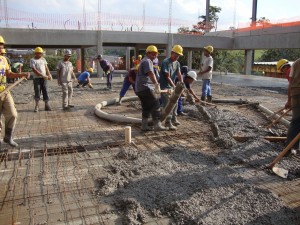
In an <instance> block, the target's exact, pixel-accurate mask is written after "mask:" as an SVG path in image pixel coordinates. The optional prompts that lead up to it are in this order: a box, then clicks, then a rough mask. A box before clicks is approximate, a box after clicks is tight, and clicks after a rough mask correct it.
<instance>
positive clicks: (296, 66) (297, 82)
mask: <svg viewBox="0 0 300 225" xmlns="http://www.w3.org/2000/svg"><path fill="white" fill-rule="evenodd" d="M279 61H280V60H279ZM281 68H282V67H281ZM289 77H290V82H289V87H288V100H287V103H286V104H285V108H286V109H290V108H291V109H292V120H291V123H290V126H289V129H288V133H287V141H286V144H287V145H288V144H289V143H290V142H291V141H292V140H293V139H294V138H295V137H296V136H297V135H298V134H299V133H300V58H299V59H297V60H296V61H295V62H294V63H293V65H292V67H291V71H290V74H289ZM293 147H294V148H295V149H299V141H298V142H297V143H296V144H295V145H294V146H293ZM289 153H290V152H289ZM289 153H288V154H289Z"/></svg>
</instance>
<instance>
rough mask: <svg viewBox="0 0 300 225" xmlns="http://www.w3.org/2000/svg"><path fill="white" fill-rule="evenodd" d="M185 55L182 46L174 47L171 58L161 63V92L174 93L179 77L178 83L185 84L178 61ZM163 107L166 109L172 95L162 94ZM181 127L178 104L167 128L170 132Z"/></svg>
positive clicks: (167, 119)
mask: <svg viewBox="0 0 300 225" xmlns="http://www.w3.org/2000/svg"><path fill="white" fill-rule="evenodd" d="M182 55H183V48H182V47H181V46H180V45H174V46H173V48H172V51H171V56H170V57H169V58H166V59H164V60H163V62H162V63H161V70H160V80H159V82H160V88H161V90H169V91H172V90H173V89H174V88H175V78H176V77H178V81H180V82H183V80H182V75H181V72H180V63H179V62H178V61H177V60H178V58H179V56H182ZM161 101H162V106H163V107H165V106H166V105H167V104H168V102H169V101H170V94H169V93H167V92H164V93H161ZM178 125H180V123H179V121H178V120H177V104H176V105H175V107H174V109H173V111H171V113H170V115H169V116H167V118H166V122H165V126H166V127H168V128H169V130H177V128H176V126H178Z"/></svg>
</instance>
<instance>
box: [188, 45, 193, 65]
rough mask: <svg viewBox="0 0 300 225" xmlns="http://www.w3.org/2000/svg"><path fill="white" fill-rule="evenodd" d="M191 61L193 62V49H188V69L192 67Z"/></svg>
mask: <svg viewBox="0 0 300 225" xmlns="http://www.w3.org/2000/svg"><path fill="white" fill-rule="evenodd" d="M192 62H193V51H192V50H188V55H187V66H188V67H189V69H192Z"/></svg>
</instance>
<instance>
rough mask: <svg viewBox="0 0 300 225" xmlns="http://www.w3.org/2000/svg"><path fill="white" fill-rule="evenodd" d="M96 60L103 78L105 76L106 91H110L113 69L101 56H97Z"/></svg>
mask: <svg viewBox="0 0 300 225" xmlns="http://www.w3.org/2000/svg"><path fill="white" fill-rule="evenodd" d="M97 59H98V60H99V63H100V66H101V68H102V70H103V76H104V75H105V76H106V86H107V89H109V90H112V86H111V85H112V75H113V72H114V67H113V66H112V65H111V63H110V62H109V61H108V60H106V59H103V56H102V55H98V56H97Z"/></svg>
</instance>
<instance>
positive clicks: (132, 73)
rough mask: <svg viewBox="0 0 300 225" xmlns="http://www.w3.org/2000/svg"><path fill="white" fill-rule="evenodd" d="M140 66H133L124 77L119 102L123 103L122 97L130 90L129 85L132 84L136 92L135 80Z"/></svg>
mask: <svg viewBox="0 0 300 225" xmlns="http://www.w3.org/2000/svg"><path fill="white" fill-rule="evenodd" d="M138 68H139V65H137V66H136V67H134V68H131V69H130V70H129V72H128V73H127V75H126V76H125V78H124V81H123V85H122V88H121V91H120V97H119V104H121V103H122V98H123V97H124V96H125V94H126V92H127V91H128V89H129V87H130V86H132V88H133V90H134V92H135V80H136V74H137V70H138Z"/></svg>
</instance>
